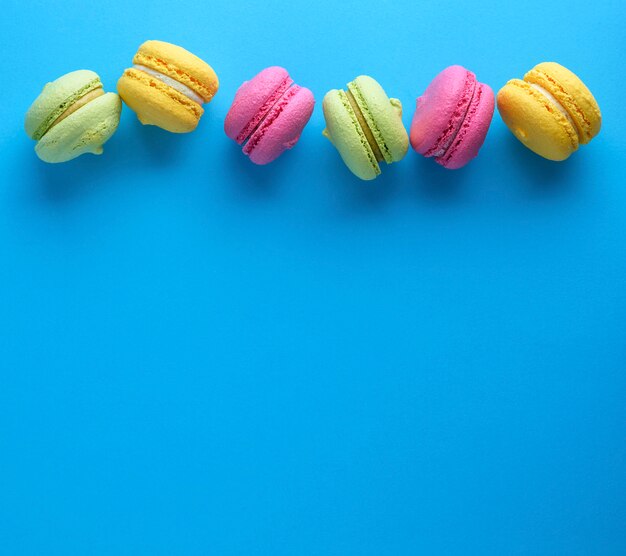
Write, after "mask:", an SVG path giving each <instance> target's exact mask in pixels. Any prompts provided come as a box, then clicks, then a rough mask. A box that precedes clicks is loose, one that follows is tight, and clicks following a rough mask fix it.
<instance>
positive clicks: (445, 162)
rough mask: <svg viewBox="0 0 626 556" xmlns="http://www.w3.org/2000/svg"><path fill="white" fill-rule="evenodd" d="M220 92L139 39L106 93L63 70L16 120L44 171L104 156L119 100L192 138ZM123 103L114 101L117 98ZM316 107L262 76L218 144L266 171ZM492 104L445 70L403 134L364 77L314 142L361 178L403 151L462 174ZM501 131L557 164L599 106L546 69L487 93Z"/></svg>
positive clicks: (207, 71) (279, 71)
mask: <svg viewBox="0 0 626 556" xmlns="http://www.w3.org/2000/svg"><path fill="white" fill-rule="evenodd" d="M218 87H219V80H218V77H217V75H216V73H215V71H214V70H213V68H212V67H211V66H210V65H209V64H207V63H206V62H204V61H203V60H202V59H200V58H199V57H197V56H195V55H194V54H192V53H191V52H189V51H187V50H185V49H184V48H182V47H180V46H177V45H174V44H170V43H167V42H162V41H147V42H145V43H144V44H142V45H141V46H140V47H139V49H138V51H137V53H136V54H135V56H134V58H133V65H132V67H130V68H128V69H126V70H125V71H124V73H123V74H122V76H121V77H120V79H119V81H118V83H117V90H118V93H119V95H118V94H116V93H105V92H104V90H103V85H102V82H101V81H100V78H99V76H98V75H97V74H96V73H94V72H92V71H89V70H78V71H74V72H71V73H68V74H66V75H64V76H62V77H60V78H58V79H57V80H55V81H53V82H51V83H48V84H47V85H45V87H44V89H43V91H42V92H41V94H40V95H39V96H38V97H37V99H36V100H35V101H34V102H33V104H32V105H31V107H30V108H29V110H28V112H27V114H26V121H25V128H26V132H27V133H28V135H29V136H30V137H31V138H32V139H34V140H35V141H37V144H36V146H35V151H36V153H37V155H38V156H39V158H41V159H42V160H44V161H45V162H65V161H68V160H71V159H73V158H76V157H78V156H80V155H82V154H84V153H94V154H100V153H102V146H103V145H104V143H106V141H107V140H108V139H109V138H110V137H111V136H112V135H113V133H115V131H116V129H117V126H118V123H119V119H120V113H121V109H122V100H123V101H124V103H125V104H126V105H127V106H129V107H130V108H131V109H132V110H133V111H134V112H135V113H136V114H137V117H138V118H139V120H140V121H141V123H143V124H147V125H155V126H158V127H160V128H162V129H165V130H167V131H170V132H173V133H188V132H191V131H193V130H195V129H196V127H197V125H198V122H199V121H200V118H201V116H202V114H203V113H204V109H203V105H204V104H207V103H209V102H211V100H212V99H213V97H214V96H215V94H216V93H217V90H218ZM120 97H121V99H120ZM314 104H315V99H314V96H313V93H312V92H311V91H310V90H309V89H307V88H306V87H302V86H300V85H297V84H295V83H294V81H293V80H292V79H291V77H290V75H289V73H288V72H287V70H285V69H284V68H281V67H269V68H266V69H264V70H262V71H261V72H260V73H259V74H257V75H256V76H255V77H253V78H252V79H250V80H249V81H246V82H244V83H243V84H242V85H241V87H240V88H239V89H238V91H237V93H236V95H235V98H234V100H233V103H232V105H231V107H230V109H229V111H228V114H227V115H226V119H225V122H224V130H225V132H226V135H227V136H228V137H229V138H231V139H233V140H234V141H236V142H237V143H238V144H239V145H241V146H242V148H243V152H244V154H245V155H247V156H248V157H249V159H250V160H251V161H252V162H254V163H255V164H268V163H270V162H272V161H273V160H275V159H276V158H278V157H279V156H280V155H281V154H283V153H284V152H285V151H286V150H288V149H291V148H292V147H293V146H294V145H295V144H296V143H297V142H298V140H299V138H300V135H301V133H302V131H303V129H304V127H305V126H306V124H307V123H308V121H309V119H310V118H311V115H312V113H313V107H314ZM495 105H496V97H495V95H494V93H493V90H492V89H491V88H490V87H489V86H488V85H486V84H485V83H481V82H479V81H478V80H477V78H476V76H475V74H474V73H472V72H471V71H469V70H467V69H465V68H463V67H461V66H450V67H448V68H446V69H444V70H443V71H442V72H441V73H440V74H438V75H437V76H436V77H435V78H434V79H433V81H432V82H431V83H430V85H429V86H428V87H427V89H426V91H425V92H424V93H423V94H422V95H421V96H420V97H419V98H418V99H417V106H416V110H415V114H414V116H413V120H412V124H411V128H410V135H409V134H408V133H407V131H406V129H405V128H404V125H403V123H402V104H401V103H400V101H399V100H397V99H395V98H390V97H388V96H387V93H386V92H385V90H384V89H383V87H382V86H381V85H380V84H379V83H378V82H377V81H376V80H375V79H373V78H372V77H369V76H366V75H362V76H360V77H357V78H356V79H355V80H354V81H352V82H350V83H348V86H347V87H346V89H345V90H339V89H336V90H332V91H329V92H328V93H327V94H326V95H325V96H324V100H323V103H322V107H323V112H324V118H325V121H326V129H325V130H324V132H323V133H324V136H325V137H327V138H328V139H329V140H330V142H331V143H332V144H333V145H334V146H335V148H336V149H337V151H338V152H339V154H340V155H341V157H342V159H343V161H344V162H345V164H346V166H347V167H348V168H349V169H350V170H351V171H352V173H353V174H355V175H356V176H357V177H359V178H361V179H364V180H371V179H374V178H376V176H378V175H379V174H380V173H381V169H380V166H381V164H382V163H383V162H385V163H387V164H390V163H393V162H397V161H399V160H401V159H402V158H404V156H405V155H406V153H407V151H408V147H409V143H410V145H411V146H412V147H413V149H414V150H415V151H416V152H418V153H419V154H421V155H423V156H425V157H432V158H433V159H434V160H435V161H436V162H437V163H439V164H440V165H442V166H443V167H445V168H449V169H457V168H461V167H463V166H465V165H466V164H467V163H468V162H470V161H471V160H472V159H473V158H475V157H476V156H477V155H478V152H479V150H480V148H481V147H482V145H483V143H484V141H485V137H486V135H487V131H488V129H489V126H490V125H491V121H492V118H493V114H494V110H495ZM497 105H498V110H499V112H500V114H501V116H502V118H503V120H504V122H505V123H506V125H507V126H508V127H509V129H510V130H511V131H512V132H513V134H514V135H515V136H516V137H517V138H518V139H519V140H520V141H521V142H522V143H523V144H524V145H526V146H527V147H528V148H529V149H531V150H532V151H534V152H535V153H537V154H538V155H540V156H542V157H544V158H547V159H549V160H555V161H561V160H565V159H567V158H568V157H569V156H570V155H571V154H572V153H573V152H574V151H576V150H577V149H578V147H579V145H581V144H585V143H588V142H589V141H590V140H591V139H592V138H593V137H595V136H596V135H597V134H598V132H599V131H600V125H601V119H602V117H601V113H600V108H599V107H598V103H597V102H596V100H595V98H594V97H593V95H592V94H591V92H590V91H589V89H588V88H587V87H586V86H585V84H584V83H583V82H582V81H581V80H580V79H579V78H578V77H577V76H576V75H575V74H574V73H573V72H571V71H570V70H568V69H567V68H565V67H563V66H561V65H559V64H557V63H554V62H544V63H540V64H538V65H537V66H535V67H534V68H533V69H532V70H530V71H529V72H528V73H527V74H526V75H525V76H524V79H512V80H510V81H509V82H508V83H507V84H506V85H505V86H504V87H503V88H502V89H501V90H500V91H499V92H498V95H497Z"/></svg>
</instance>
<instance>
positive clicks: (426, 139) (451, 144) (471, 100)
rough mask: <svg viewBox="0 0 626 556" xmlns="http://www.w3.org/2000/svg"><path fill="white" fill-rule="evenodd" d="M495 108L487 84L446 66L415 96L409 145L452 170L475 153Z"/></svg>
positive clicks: (475, 154) (462, 164) (469, 73)
mask: <svg viewBox="0 0 626 556" xmlns="http://www.w3.org/2000/svg"><path fill="white" fill-rule="evenodd" d="M494 108H495V98H494V94H493V91H492V90H491V87H489V85H485V84H484V83H479V82H478V81H477V80H476V76H475V75H474V74H473V73H472V72H471V71H469V70H467V69H465V68H464V67H461V66H450V67H449V68H446V69H445V70H443V71H442V72H441V73H440V74H439V75H437V77H435V79H433V81H432V82H431V83H430V85H429V86H428V88H427V89H426V91H425V92H424V94H423V95H422V96H421V97H419V98H418V99H417V108H416V110H415V115H414V116H413V123H412V124H411V146H412V147H413V149H415V150H416V151H417V152H418V153H420V154H421V155H424V156H426V157H431V156H432V157H434V159H435V161H436V162H437V163H438V164H441V165H442V166H443V167H444V168H449V169H451V170H455V169H457V168H461V167H463V166H465V165H466V164H467V163H468V162H469V161H470V160H472V159H473V158H475V157H476V156H477V155H478V151H479V150H480V148H481V147H482V145H483V143H484V141H485V137H486V136H487V131H488V130H489V125H490V124H491V119H492V118H493V111H494Z"/></svg>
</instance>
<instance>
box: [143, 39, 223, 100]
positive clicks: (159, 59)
mask: <svg viewBox="0 0 626 556" xmlns="http://www.w3.org/2000/svg"><path fill="white" fill-rule="evenodd" d="M133 63H134V64H138V65H142V66H146V67H148V68H150V69H153V70H156V71H158V72H160V73H162V74H164V75H167V76H168V77H171V78H172V79H176V81H179V82H180V83H183V84H184V85H187V87H189V88H190V89H192V90H194V91H195V92H196V93H197V94H198V95H200V96H201V97H202V98H203V99H204V100H205V102H210V101H211V99H212V98H213V97H214V96H215V94H216V93H217V90H218V88H219V80H218V78H217V74H216V73H215V71H214V70H213V68H212V67H211V66H210V65H209V64H207V63H206V62H205V61H204V60H202V59H201V58H198V56H196V55H195V54H192V53H191V52H189V51H188V50H185V49H184V48H182V47H180V46H177V45H175V44H171V43H168V42H163V41H146V42H144V43H143V44H142V45H141V46H140V47H139V49H138V50H137V54H135V57H134V58H133Z"/></svg>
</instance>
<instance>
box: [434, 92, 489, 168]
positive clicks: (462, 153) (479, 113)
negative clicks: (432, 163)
mask: <svg viewBox="0 0 626 556" xmlns="http://www.w3.org/2000/svg"><path fill="white" fill-rule="evenodd" d="M494 110H495V97H494V94H493V90H492V89H491V87H489V86H488V85H485V84H484V83H477V84H476V89H475V91H474V95H473V97H472V100H471V103H470V105H469V107H468V109H467V112H466V114H465V118H464V119H463V123H462V124H461V127H460V128H459V130H458V133H457V134H456V137H455V138H454V140H453V141H452V143H451V144H450V146H449V147H448V149H447V151H446V153H445V154H444V155H443V156H441V157H439V158H437V159H436V161H437V163H439V164H441V165H442V166H443V167H445V168H448V169H449V170H457V169H459V168H462V167H463V166H465V165H466V164H467V163H468V162H470V161H471V160H472V159H474V158H476V157H477V156H478V151H480V148H481V147H482V146H483V143H484V142H485V138H486V137H487V132H488V131H489V126H490V125H491V120H492V119H493V112H494Z"/></svg>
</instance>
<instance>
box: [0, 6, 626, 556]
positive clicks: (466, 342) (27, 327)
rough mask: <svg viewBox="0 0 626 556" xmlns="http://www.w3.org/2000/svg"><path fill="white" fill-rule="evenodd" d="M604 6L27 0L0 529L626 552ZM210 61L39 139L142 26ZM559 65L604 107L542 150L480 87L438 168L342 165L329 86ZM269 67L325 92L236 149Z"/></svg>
mask: <svg viewBox="0 0 626 556" xmlns="http://www.w3.org/2000/svg"><path fill="white" fill-rule="evenodd" d="M625 24H626V12H625V11H624V6H623V3H622V2H618V1H607V0H602V1H598V2H595V3H593V5H592V4H590V3H589V2H584V1H581V0H571V1H569V2H564V1H562V0H554V1H552V2H549V3H545V2H540V1H536V0H531V1H528V2H524V3H522V4H519V3H507V2H495V1H484V2H477V3H469V2H450V1H445V0H442V1H440V2H433V3H416V2H412V1H409V0H398V1H396V2H380V1H379V2H373V1H366V0H363V1H360V2H334V1H327V0H320V1H317V2H299V1H298V2H296V1H294V2H277V1H275V0H267V1H265V2H244V1H239V2H231V1H216V2H195V1H193V0H188V1H186V2H182V3H181V2H171V1H168V2H164V1H161V0H152V1H150V2H132V1H124V2H121V1H118V0H113V1H110V2H100V3H97V2H95V3H94V2H78V1H76V0H66V1H65V2H62V3H61V2H57V1H50V2H43V1H36V2H35V1H32V2H22V1H17V0H7V1H5V2H4V4H3V10H2V17H1V21H0V30H1V31H2V33H1V36H2V45H3V52H2V56H1V57H0V70H1V71H0V74H1V75H2V76H3V78H2V83H3V98H2V103H1V104H0V115H1V121H2V126H1V127H0V147H1V149H0V153H1V154H0V175H2V186H1V187H0V258H1V260H2V263H1V265H0V554H6V555H10V556H17V555H20V556H22V555H37V556H42V555H57V554H59V555H63V556H71V555H81V556H82V555H86V554H92V555H100V554H103V555H112V554H115V555H118V556H119V555H126V554H128V555H138V554H146V555H151V556H153V555H161V554H162V555H185V556H187V555H208V554H210V555H217V556H222V555H224V556H230V555H271V556H280V555H299V556H300V555H341V556H346V555H359V556H363V555H376V556H379V555H393V556H398V555H405V554H406V555H413V554H424V555H463V556H467V555H480V556H489V555H492V554H493V555H498V556H501V555H505V554H506V555H533V556H535V555H546V556H547V555H557V554H558V555H561V554H562V555H568V556H577V555H581V556H590V555H602V556H621V555H624V554H626V527H625V524H626V442H625V440H626V403H625V395H626V337H625V330H626V327H625V322H626V164H625V162H626V157H625V150H626V142H625V140H624V135H623V134H622V130H623V129H624V126H625V125H626V119H625V117H624V106H623V91H622V86H621V81H620V80H621V74H622V73H623V64H624V52H625V48H626V42H625V41H624V32H623V29H624V27H625ZM147 39H160V40H166V41H170V42H174V43H177V44H180V45H181V46H184V47H186V48H188V49H189V50H191V51H192V52H194V53H196V54H198V55H199V56H201V57H202V58H204V59H206V60H207V61H208V62H209V63H210V64H212V65H213V67H214V68H215V70H216V71H217V73H218V75H219V77H220V81H221V88H220V91H219V93H218V94H217V96H216V97H215V100H214V101H213V102H212V103H211V104H210V105H209V106H207V107H206V108H207V109H206V113H205V115H204V116H203V118H202V121H201V123H200V125H199V127H198V129H197V131H196V132H195V133H193V134H189V135H185V136H178V135H172V134H168V133H166V132H164V131H161V130H159V129H156V128H154V127H143V126H141V125H140V124H139V122H138V121H137V119H136V117H135V115H134V114H133V112H132V111H131V110H129V109H128V108H126V107H125V108H124V111H123V113H122V121H121V125H120V128H119V130H118V132H117V134H116V135H115V136H114V137H113V138H112V139H111V140H110V141H109V143H107V144H106V145H105V149H104V151H105V152H104V154H103V155H102V156H99V157H96V156H91V155H86V156H83V157H82V158H80V159H77V160H75V161H73V162H70V163H68V164H64V165H46V164H44V163H42V162H40V161H39V160H38V159H37V157H36V156H35V153H34V152H33V147H34V143H33V142H32V141H31V140H30V139H29V138H28V137H27V136H26V134H25V133H24V131H23V118H24V114H25V112H26V110H27V108H28V106H29V105H30V103H31V102H32V100H33V99H34V98H35V97H36V96H37V94H39V92H40V90H41V88H42V86H43V85H44V83H45V82H46V81H50V80H53V79H55V78H57V77H58V76H60V75H61V74H63V73H65V72H68V71H72V70H75V69H81V68H86V69H92V70H94V71H97V72H98V73H99V74H100V75H101V77H102V79H103V81H104V83H105V87H106V88H107V90H114V89H115V84H116V81H117V79H118V77H119V76H120V75H121V72H122V71H123V70H124V68H126V67H128V66H129V64H130V63H131V59H132V56H133V54H134V53H135V51H136V49H137V47H138V46H139V44H141V43H142V42H143V41H144V40H147ZM541 61H558V62H560V63H562V64H564V65H565V66H567V67H569V68H571V69H572V70H573V71H575V72H576V73H578V74H579V75H580V76H581V78H582V79H583V80H584V81H585V82H586V83H587V85H588V86H589V88H590V89H591V90H592V91H593V93H594V94H595V95H596V98H597V100H598V102H599V104H600V106H601V108H602V111H603V117H604V120H603V129H602V131H601V133H600V135H599V136H598V137H597V138H596V139H595V140H594V141H593V142H592V143H591V144H589V145H587V146H584V147H582V148H581V149H580V151H579V152H577V153H575V154H574V155H573V156H572V157H571V159H570V160H568V161H567V162H565V163H562V164H555V163H551V162H548V161H545V160H542V159H540V158H539V157H537V156H536V155H534V154H533V153H531V152H530V151H528V150H526V149H525V148H524V147H523V146H522V145H521V144H519V143H518V142H517V141H516V140H515V138H514V137H513V136H512V135H511V134H510V133H509V131H508V130H507V128H506V127H505V126H504V124H503V122H502V120H501V119H500V117H499V115H498V114H497V113H496V115H495V117H494V121H493V124H492V127H491V129H490V132H489V135H488V137H487V140H486V143H485V145H484V147H483V149H482V151H481V153H480V156H479V157H478V158H477V159H476V160H475V161H473V162H472V163H471V164H470V165H469V166H467V167H466V168H465V169H463V170H460V171H456V172H451V171H446V170H444V169H443V168H440V167H439V166H437V165H436V164H435V163H434V162H433V161H432V160H426V159H423V158H421V157H419V156H418V155H417V154H416V153H414V152H413V151H410V152H409V153H408V155H407V156H406V158H405V159H404V160H403V161H402V162H400V163H398V164H394V165H392V166H386V167H384V168H383V175H382V176H381V177H380V178H379V179H378V180H376V181H375V182H373V183H364V182H360V181H359V180H357V179H356V178H354V177H353V176H352V175H351V174H350V173H349V171H348V170H347V169H346V168H345V166H344V165H343V163H342V162H341V159H340V157H339V156H338V154H337V152H336V151H335V150H334V149H333V148H332V146H331V145H330V143H329V142H328V141H327V140H326V139H324V138H323V137H322V135H321V132H322V130H323V128H324V122H323V116H322V111H321V100H322V97H323V95H324V93H325V92H326V91H327V90H329V89H331V88H340V87H344V86H345V85H346V83H347V82H348V81H350V80H352V79H353V78H354V77H356V76H357V75H359V74H362V73H366V74H369V75H372V76H373V77H375V78H376V79H377V80H379V81H380V83H381V84H382V85H383V86H384V87H385V89H386V90H387V92H388V93H389V95H390V96H394V97H397V98H399V99H400V100H401V101H402V103H403V104H404V122H405V124H406V125H407V127H408V126H409V125H410V121H411V117H412V114H413V110H414V105H415V99H416V97H417V96H418V95H419V94H420V93H421V92H423V90H424V89H425V88H426V86H427V85H428V83H429V82H430V80H431V79H432V78H433V77H434V76H435V75H436V74H437V73H438V72H439V71H440V70H442V69H443V68H444V67H446V66H447V65H450V64H462V65H464V66H466V67H468V68H469V69H471V70H473V71H474V72H475V73H476V74H477V76H478V78H479V79H480V80H481V81H483V82H486V83H488V84H490V85H491V86H492V87H493V88H494V90H496V91H497V90H498V89H499V88H500V87H501V86H502V85H503V84H504V83H505V82H506V81H507V80H508V79H510V78H513V77H522V76H523V75H524V73H525V72H526V71H528V70H529V69H530V68H531V67H532V66H533V65H535V64H536V63H538V62H541ZM269 65H282V66H285V67H286V68H288V69H289V71H290V72H291V74H292V76H293V78H294V79H295V80H296V82H297V83H299V84H301V85H304V86H307V87H309V88H310V89H312V91H313V92H314V93H315V95H316V99H317V101H318V102H317V105H316V109H315V112H314V114H313V117H312V120H311V122H310V124H309V125H308V127H307V128H306V129H305V132H304V134H303V136H302V139H301V141H300V143H299V144H298V145H297V146H296V148H294V149H293V150H292V151H290V152H288V153H286V154H285V155H284V156H283V157H282V158H281V159H279V160H278V161H277V162H275V163H274V164H272V165H270V166H267V167H255V166H253V165H252V164H251V163H250V162H249V161H248V160H247V159H246V158H245V157H244V156H243V154H242V153H241V151H240V148H239V147H238V146H237V145H236V144H235V143H234V142H232V141H230V140H228V139H227V138H226V136H225V135H224V133H223V129H222V125H223V119H224V116H225V114H226V112H227V110H228V108H229V106H230V103H231V101H232V99H233V96H234V94H235V91H236V90H237V88H238V86H239V85H240V84H241V83H242V82H243V81H244V80H246V79H249V78H250V77H252V76H253V75H254V74H256V73H257V72H258V71H259V70H261V69H262V68H264V67H266V66H269Z"/></svg>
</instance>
